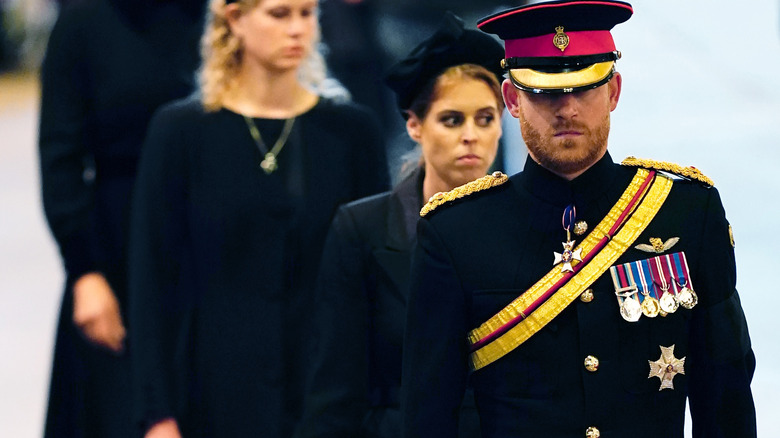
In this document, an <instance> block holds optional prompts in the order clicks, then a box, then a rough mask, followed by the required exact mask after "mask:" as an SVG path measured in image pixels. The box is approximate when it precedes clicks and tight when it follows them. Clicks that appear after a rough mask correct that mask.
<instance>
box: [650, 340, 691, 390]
mask: <svg viewBox="0 0 780 438" xmlns="http://www.w3.org/2000/svg"><path fill="white" fill-rule="evenodd" d="M647 362H648V363H649V364H650V375H649V376H647V378H648V379H652V378H653V377H658V378H659V379H661V387H660V388H658V390H659V391H661V390H664V389H674V376H676V375H677V374H685V358H684V357H683V358H682V359H677V358H676V357H674V344H672V346H671V347H661V357H659V358H658V360H656V361H652V360H648V361H647Z"/></svg>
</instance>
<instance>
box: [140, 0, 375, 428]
mask: <svg viewBox="0 0 780 438" xmlns="http://www.w3.org/2000/svg"><path fill="white" fill-rule="evenodd" d="M317 8H318V3H317V1H316V0H237V1H236V0H227V2H226V1H225V0H212V1H211V3H210V13H209V21H208V24H207V27H206V31H205V34H204V36H203V66H202V70H201V83H200V95H199V96H195V97H193V98H191V99H187V100H183V101H179V102H176V103H173V104H171V105H169V106H167V107H165V108H163V109H162V110H161V111H159V112H158V113H157V115H156V117H155V118H154V119H153V120H152V124H151V127H150V129H149V133H148V136H147V140H146V143H145V145H144V155H143V157H142V160H141V165H140V170H139V177H138V183H137V184H136V187H135V199H134V203H133V209H134V210H133V222H132V237H131V251H130V292H131V300H130V320H131V322H132V323H133V325H132V326H131V327H132V329H131V331H130V335H131V337H130V339H131V342H132V343H133V346H134V348H135V351H136V353H137V355H136V356H135V360H134V362H133V365H134V371H135V373H136V377H137V379H136V382H135V383H136V387H135V389H136V393H137V394H136V397H137V398H136V400H137V406H138V412H137V415H138V417H139V419H140V420H141V421H142V422H143V425H144V428H145V430H146V434H147V435H146V436H147V437H153V436H154V437H160V436H169V437H176V436H180V435H181V436H184V437H187V438H193V437H209V438H213V437H251V436H262V437H269V438H282V437H284V438H287V437H289V436H290V435H291V434H292V430H293V427H294V425H295V422H296V421H297V419H298V418H299V417H300V412H301V404H302V396H303V382H304V380H305V379H304V369H305V368H304V366H305V364H306V363H308V361H309V360H310V359H309V358H310V346H311V342H310V339H311V337H312V336H311V329H310V326H309V325H308V321H309V320H310V319H311V316H310V312H311V306H310V303H311V301H312V300H313V290H314V285H315V279H316V274H317V271H318V268H319V261H320V254H321V251H322V245H323V243H324V241H325V236H326V233H327V230H328V224H329V223H330V220H331V218H332V217H333V214H334V212H335V211H336V208H337V207H338V205H340V204H342V203H345V202H348V201H350V200H353V199H358V198H360V197H364V196H368V195H370V194H373V193H378V192H381V191H382V190H386V188H387V185H388V184H387V181H388V178H387V170H386V159H385V154H384V150H383V148H382V142H381V137H380V133H379V129H378V126H377V123H376V122H375V120H374V119H373V118H372V117H370V115H369V113H367V112H366V111H365V110H363V109H361V108H359V107H357V106H356V105H354V104H353V103H351V102H349V101H347V100H345V99H335V98H330V97H325V95H326V94H328V93H327V91H326V90H325V89H324V88H323V79H324V66H323V63H322V60H321V57H320V56H319V54H318V53H317V50H316V47H317V46H316V45H317V39H318V31H319V28H318V22H317V15H318V12H317Z"/></svg>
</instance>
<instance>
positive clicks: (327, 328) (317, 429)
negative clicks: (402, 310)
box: [297, 207, 369, 438]
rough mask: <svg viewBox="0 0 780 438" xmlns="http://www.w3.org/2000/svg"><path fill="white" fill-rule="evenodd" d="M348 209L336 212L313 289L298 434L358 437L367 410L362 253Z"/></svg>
mask: <svg viewBox="0 0 780 438" xmlns="http://www.w3.org/2000/svg"><path fill="white" fill-rule="evenodd" d="M364 247H365V245H364V243H363V242H362V241H361V239H360V236H359V235H358V231H357V228H356V226H355V222H354V218H353V217H352V215H351V214H350V212H349V210H348V208H346V207H341V208H340V209H339V210H338V212H337V213H336V216H335V218H334V219H333V223H332V225H331V228H330V232H329V233H328V238H327V241H326V243H325V249H324V251H323V258H322V260H323V263H322V266H321V269H320V274H319V278H318V282H317V283H318V286H317V293H316V306H315V309H317V317H316V327H317V336H318V338H319V339H318V343H317V353H316V355H315V360H314V363H313V366H312V373H311V378H310V382H309V387H308V391H307V395H306V400H305V406H304V416H303V420H302V422H301V425H300V427H299V431H298V432H299V433H298V435H297V436H298V437H300V438H303V437H311V438H314V437H317V438H326V437H334V438H335V437H344V438H348V437H358V436H359V433H360V426H361V423H362V421H363V419H364V418H365V416H366V413H367V411H368V379H369V376H368V366H369V357H368V342H369V338H368V336H369V334H368V318H369V315H368V297H367V295H366V294H367V289H366V280H367V279H366V275H367V272H366V268H365V263H366V262H365V260H366V254H365V250H364V249H363V248H364Z"/></svg>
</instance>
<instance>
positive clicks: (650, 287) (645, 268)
mask: <svg viewBox="0 0 780 438" xmlns="http://www.w3.org/2000/svg"><path fill="white" fill-rule="evenodd" d="M637 263H639V265H640V267H641V270H642V278H643V280H642V284H643V285H646V287H647V292H648V294H649V295H650V296H654V297H655V298H659V294H658V291H657V289H656V288H655V285H654V284H653V274H652V271H651V270H650V260H647V259H645V260H640V261H638V262H637ZM647 280H650V281H647Z"/></svg>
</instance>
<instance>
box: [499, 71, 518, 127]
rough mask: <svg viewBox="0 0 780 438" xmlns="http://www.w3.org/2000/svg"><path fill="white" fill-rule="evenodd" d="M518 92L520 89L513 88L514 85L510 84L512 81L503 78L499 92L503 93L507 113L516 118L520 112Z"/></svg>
mask: <svg viewBox="0 0 780 438" xmlns="http://www.w3.org/2000/svg"><path fill="white" fill-rule="evenodd" d="M519 93H520V90H518V89H517V88H515V86H514V85H512V81H510V80H509V79H505V80H504V82H503V83H502V84H501V94H503V95H504V104H505V105H506V109H507V111H509V114H511V115H512V117H514V118H516V119H518V118H520V114H521V111H520V96H519Z"/></svg>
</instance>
